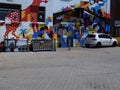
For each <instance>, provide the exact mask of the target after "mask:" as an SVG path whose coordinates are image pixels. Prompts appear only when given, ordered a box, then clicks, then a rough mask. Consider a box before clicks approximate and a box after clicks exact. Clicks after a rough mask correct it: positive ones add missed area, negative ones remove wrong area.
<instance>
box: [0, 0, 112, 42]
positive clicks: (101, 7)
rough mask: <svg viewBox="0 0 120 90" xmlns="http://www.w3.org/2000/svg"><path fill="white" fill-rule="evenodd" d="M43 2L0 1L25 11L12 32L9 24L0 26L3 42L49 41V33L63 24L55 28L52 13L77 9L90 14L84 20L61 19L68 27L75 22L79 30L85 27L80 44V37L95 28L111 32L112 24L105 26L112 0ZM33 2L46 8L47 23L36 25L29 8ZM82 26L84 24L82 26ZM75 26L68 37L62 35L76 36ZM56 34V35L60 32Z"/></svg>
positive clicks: (73, 18)
mask: <svg viewBox="0 0 120 90" xmlns="http://www.w3.org/2000/svg"><path fill="white" fill-rule="evenodd" d="M40 1H44V0H26V1H25V0H0V3H10V4H20V5H21V9H22V12H21V22H20V23H19V24H18V25H16V27H14V30H13V28H11V30H9V29H10V28H9V27H10V25H9V26H6V24H0V34H1V35H0V38H1V39H0V41H2V40H3V39H4V38H11V37H14V38H18V39H21V38H27V39H29V40H31V39H34V38H50V36H51V35H50V34H51V32H50V31H51V30H53V31H55V28H58V27H59V25H60V23H55V25H54V29H53V13H57V12H62V11H69V10H72V9H76V8H84V9H85V10H87V11H89V12H86V11H84V15H83V16H84V17H83V18H82V19H81V18H76V17H66V18H64V19H62V20H61V22H67V25H68V26H69V24H68V23H69V22H70V25H71V23H74V24H75V25H76V26H77V27H79V28H83V26H84V31H83V32H82V33H80V34H79V35H78V41H80V39H81V37H82V36H84V35H86V33H88V32H89V31H90V30H92V29H94V31H96V32H105V33H109V32H110V24H109V23H106V20H109V19H110V0H100V1H99V0H48V2H47V3H45V2H40ZM33 2H35V3H34V4H35V5H36V6H44V7H46V15H45V22H36V21H37V19H34V20H33V21H32V20H31V18H30V16H31V15H33V16H35V15H37V14H35V13H31V12H30V10H29V9H30V5H31V4H32V3H33ZM91 13H92V14H91ZM96 15H97V17H96ZM99 17H102V18H99ZM104 19H105V20H104ZM83 23H84V25H83V26H82V24H83ZM45 24H46V25H47V26H48V28H47V27H44V28H42V29H41V27H43V26H44V25H45ZM72 26H73V27H70V28H69V29H71V30H72V31H70V32H69V31H67V32H66V33H65V35H62V36H65V37H67V38H68V37H69V36H71V37H73V36H75V34H74V30H75V29H76V28H77V27H76V26H74V25H73V24H72ZM11 27H12V25H11ZM7 28H9V29H7ZM43 29H44V30H43ZM53 33H54V35H56V34H58V33H59V32H53ZM6 34H8V35H6ZM5 35H6V36H5ZM7 36H8V37H7ZM55 37H57V36H55ZM73 39H74V37H73Z"/></svg>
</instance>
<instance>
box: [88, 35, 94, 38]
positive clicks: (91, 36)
mask: <svg viewBox="0 0 120 90" xmlns="http://www.w3.org/2000/svg"><path fill="white" fill-rule="evenodd" d="M87 37H89V38H95V35H93V34H89V35H88V36H87Z"/></svg>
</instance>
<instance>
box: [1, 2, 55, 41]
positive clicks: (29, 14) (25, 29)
mask: <svg viewBox="0 0 120 90" xmlns="http://www.w3.org/2000/svg"><path fill="white" fill-rule="evenodd" d="M0 3H6V4H19V5H21V14H20V15H21V16H20V15H19V16H18V13H17V12H16V11H15V12H10V13H9V14H7V15H6V17H7V18H8V19H9V20H8V19H7V20H6V19H5V20H0V34H1V35H0V42H1V41H2V40H4V39H5V38H17V39H23V38H26V39H29V40H31V39H36V38H46V37H47V38H49V36H48V35H49V34H50V31H51V30H52V26H53V25H52V13H51V12H52V9H53V8H52V2H49V1H48V0H26V1H25V0H0ZM31 5H34V6H36V7H38V6H42V7H45V9H46V12H45V21H38V20H37V16H38V11H35V12H34V10H33V11H31V9H30V8H31ZM50 11H51V12H50ZM19 13H20V12H19ZM16 17H17V18H20V17H21V21H19V20H18V21H17V22H16V21H15V18H16ZM8 22H9V23H8ZM45 25H47V26H48V27H44V26H45ZM41 27H44V31H43V30H40V29H41ZM42 29H43V28H42ZM46 33H47V34H46ZM44 34H45V35H44Z"/></svg>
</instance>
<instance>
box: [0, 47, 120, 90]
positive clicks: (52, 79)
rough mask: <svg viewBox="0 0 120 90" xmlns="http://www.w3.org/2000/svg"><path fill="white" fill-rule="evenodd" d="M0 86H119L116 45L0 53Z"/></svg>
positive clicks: (104, 89) (6, 89)
mask: <svg viewBox="0 0 120 90" xmlns="http://www.w3.org/2000/svg"><path fill="white" fill-rule="evenodd" d="M0 90H120V47H104V48H81V47H77V48H71V50H70V51H68V49H67V48H57V51H56V52H5V53H0Z"/></svg>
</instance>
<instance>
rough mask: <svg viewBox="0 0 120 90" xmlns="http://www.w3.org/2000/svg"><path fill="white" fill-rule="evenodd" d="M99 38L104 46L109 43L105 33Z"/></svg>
mask: <svg viewBox="0 0 120 90" xmlns="http://www.w3.org/2000/svg"><path fill="white" fill-rule="evenodd" d="M99 39H100V42H101V43H102V46H106V45H107V44H108V40H107V39H106V36H105V35H104V34H101V35H99Z"/></svg>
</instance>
